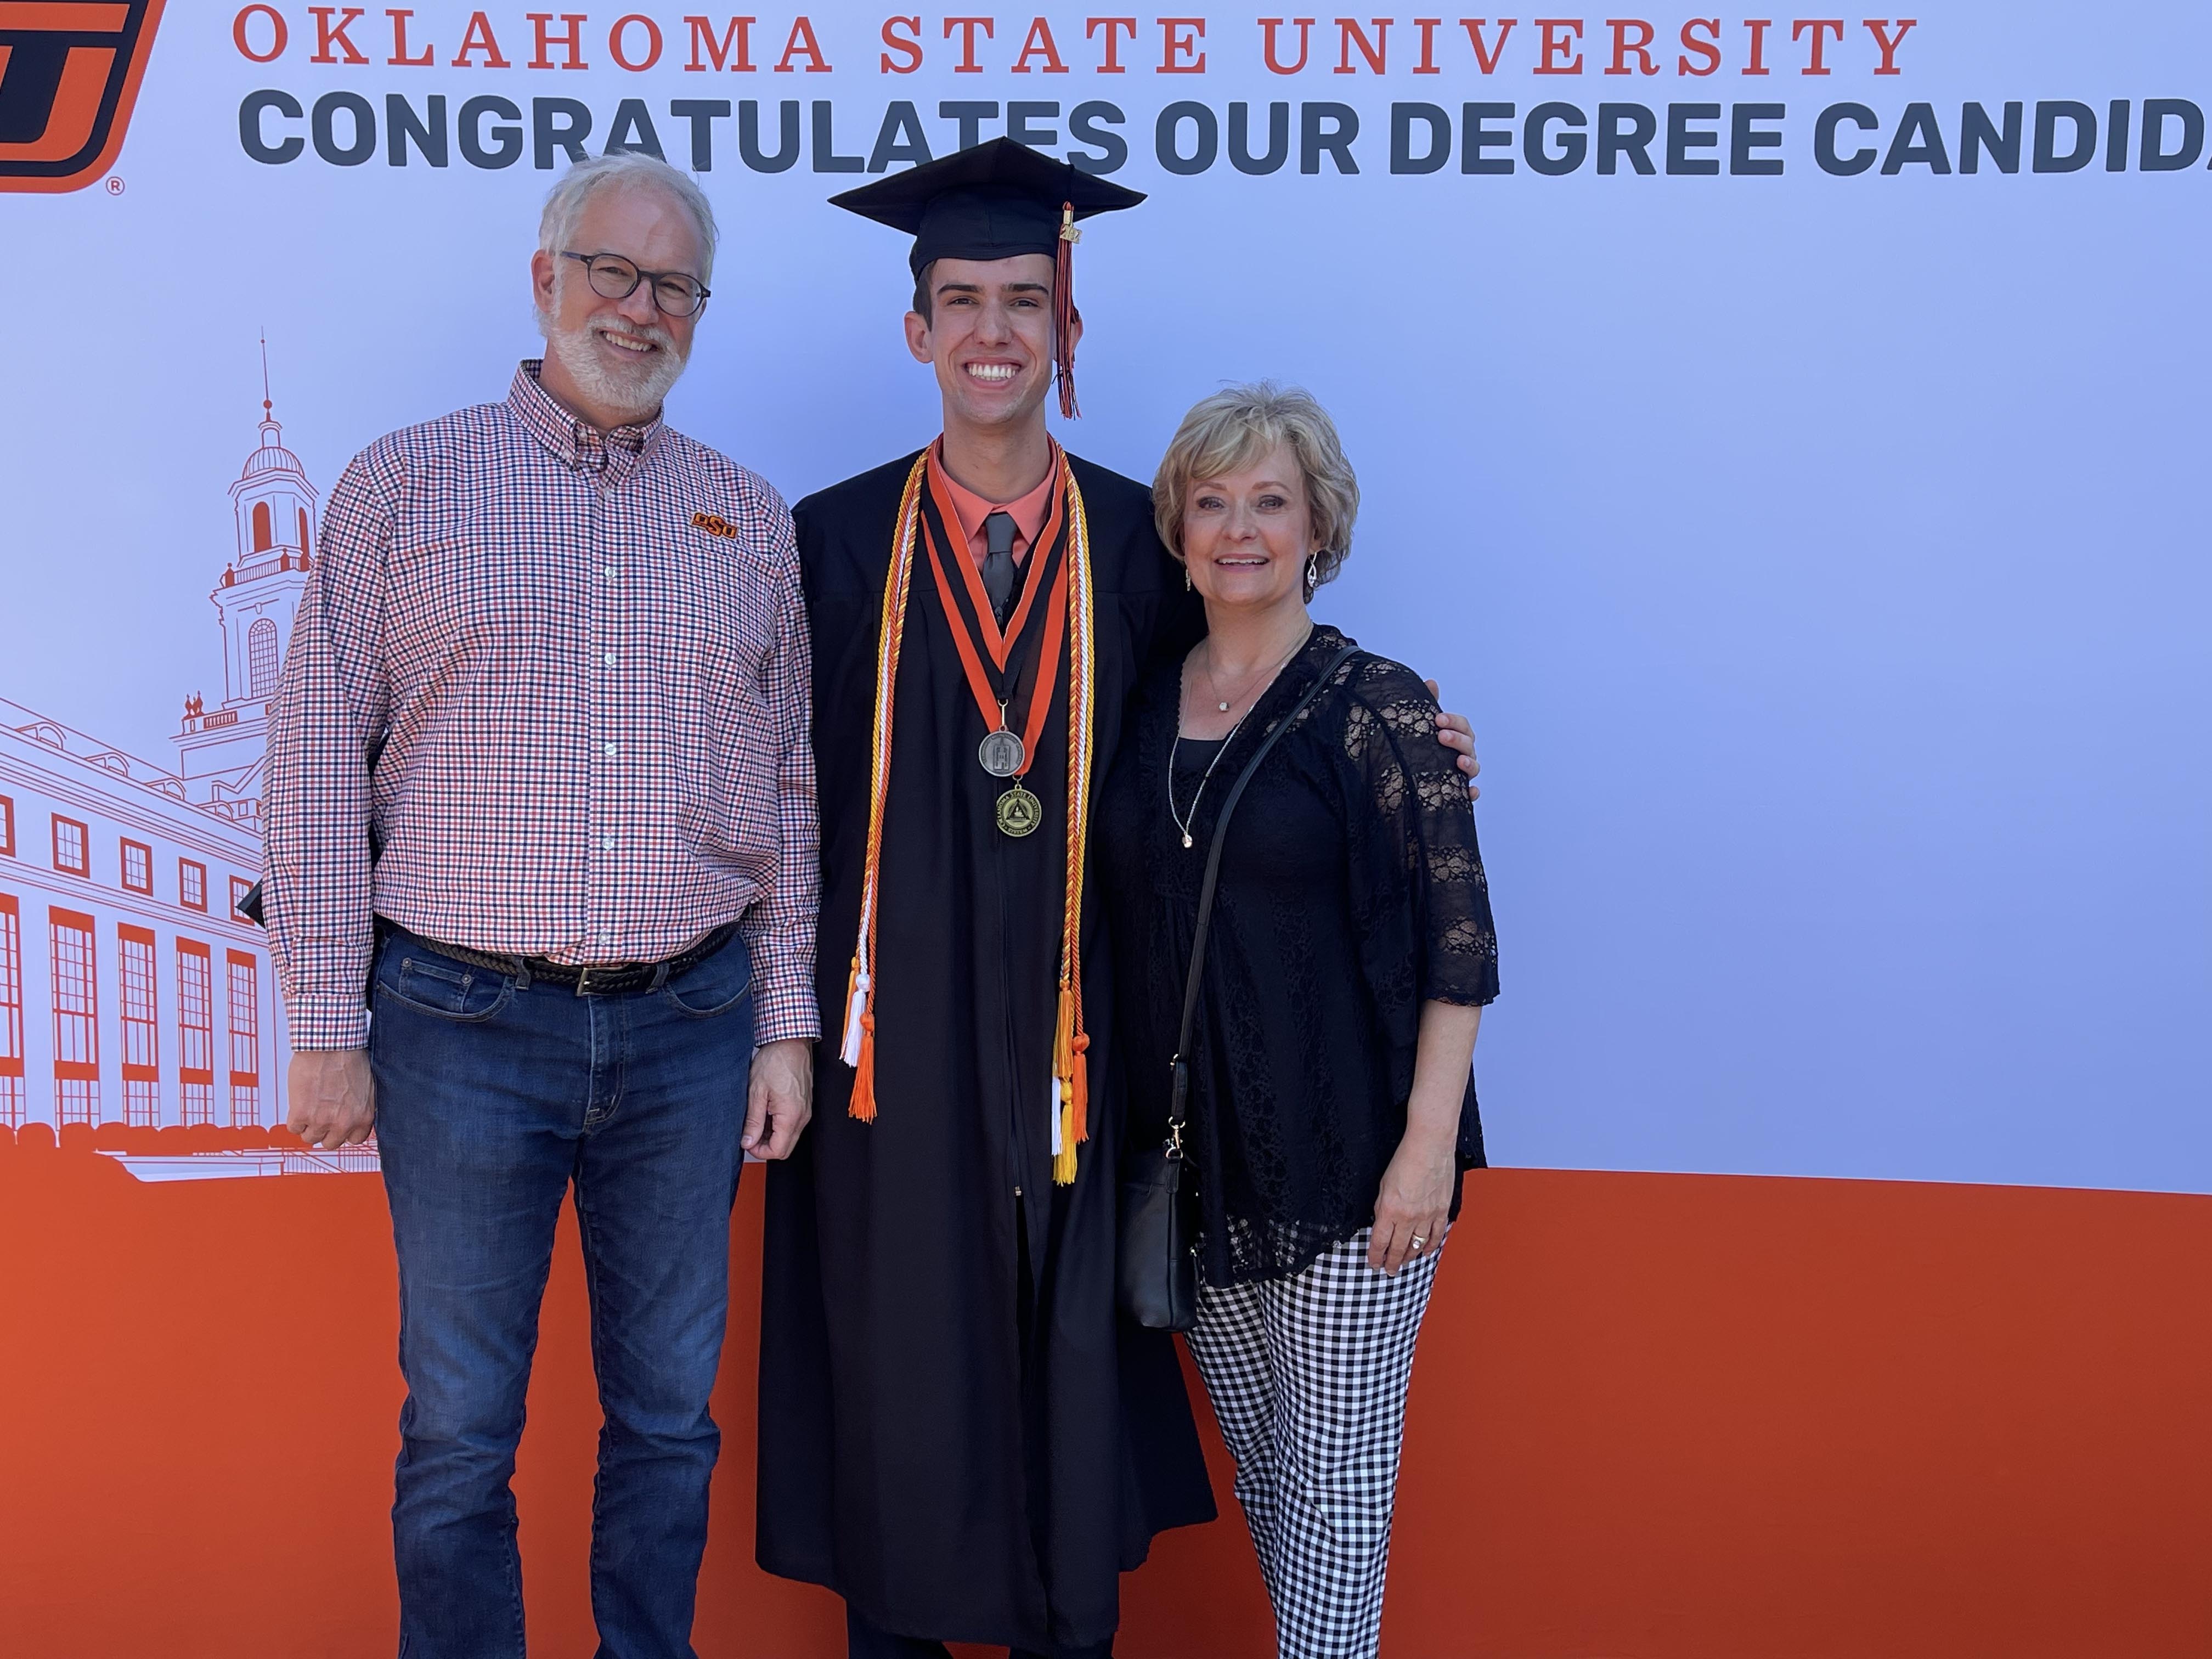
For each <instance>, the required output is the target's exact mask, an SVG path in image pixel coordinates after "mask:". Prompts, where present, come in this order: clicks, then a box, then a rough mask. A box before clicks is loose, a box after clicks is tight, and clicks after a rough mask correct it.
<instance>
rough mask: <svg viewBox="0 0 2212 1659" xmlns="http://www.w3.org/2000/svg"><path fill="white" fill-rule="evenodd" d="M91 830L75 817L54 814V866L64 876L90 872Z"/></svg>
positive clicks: (84, 874) (82, 874)
mask: <svg viewBox="0 0 2212 1659" xmlns="http://www.w3.org/2000/svg"><path fill="white" fill-rule="evenodd" d="M91 845H92V832H91V831H90V830H89V829H86V828H85V826H84V825H82V823H78V822H77V821H76V819H75V818H65V817H62V816H61V815H60V814H59V813H56V814H55V815H54V868H55V869H57V870H58V871H60V872H62V873H63V874H64V875H65V876H88V875H90V874H91V873H92V858H91V854H90V848H91Z"/></svg>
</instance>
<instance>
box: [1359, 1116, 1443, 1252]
mask: <svg viewBox="0 0 2212 1659" xmlns="http://www.w3.org/2000/svg"><path fill="white" fill-rule="evenodd" d="M1458 1175H1459V1170H1458V1168H1457V1165H1456V1164H1455V1160H1454V1158H1453V1156H1452V1145H1451V1143H1450V1142H1449V1141H1446V1142H1445V1143H1443V1145H1441V1146H1430V1145H1426V1144H1425V1143H1423V1142H1421V1141H1419V1140H1417V1139H1416V1138H1415V1137H1414V1136H1413V1135H1411V1134H1408V1135H1407V1137H1406V1138H1405V1139H1403V1140H1401V1141H1400V1142H1399V1143H1398V1151H1397V1152H1396V1154H1395V1156H1394V1157H1393V1158H1391V1159H1390V1167H1389V1169H1387V1170H1384V1171H1383V1190H1382V1192H1381V1194H1378V1195H1377V1196H1376V1200H1375V1231H1374V1234H1373V1236H1372V1237H1370V1238H1369V1240H1368V1243H1367V1265H1368V1266H1369V1267H1379V1268H1381V1269H1382V1270H1383V1272H1384V1273H1396V1272H1397V1271H1398V1270H1399V1269H1400V1268H1401V1267H1404V1266H1405V1265H1406V1264H1407V1262H1408V1261H1413V1259H1414V1258H1415V1257H1416V1256H1423V1255H1435V1254H1436V1253H1437V1251H1438V1250H1441V1249H1443V1247H1444V1225H1445V1224H1446V1223H1447V1222H1448V1221H1449V1220H1450V1218H1451V1200H1452V1186H1453V1183H1454V1182H1455V1181H1456V1180H1457V1179H1458Z"/></svg>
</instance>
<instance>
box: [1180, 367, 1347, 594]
mask: <svg viewBox="0 0 2212 1659" xmlns="http://www.w3.org/2000/svg"><path fill="white" fill-rule="evenodd" d="M1277 444H1287V445H1289V446H1290V450H1291V454H1292V455H1294V456H1296V457H1297V463H1298V470H1299V471H1300V472H1301V473H1302V474H1303V475H1304V479H1305V487H1306V514H1307V520H1308V524H1309V527H1310V532H1311V533H1312V536H1313V538H1314V539H1315V541H1316V542H1317V543H1318V544H1320V545H1319V546H1318V548H1317V549H1316V551H1315V554H1314V570H1315V580H1316V586H1317V585H1319V584H1320V583H1321V582H1325V581H1328V580H1330V579H1331V578H1332V577H1334V575H1335V574H1336V573H1337V572H1338V571H1339V570H1340V569H1341V568H1343V565H1344V561H1345V558H1346V556H1347V555H1348V554H1350V552H1351V551H1352V520H1355V519H1357V518H1358V516H1359V480H1358V477H1356V476H1354V474H1353V472H1352V463H1351V462H1350V461H1347V460H1346V459H1345V458H1344V445H1343V443H1342V441H1340V440H1339V439H1338V437H1337V435H1336V422H1334V421H1332V420H1330V419H1329V417H1328V410H1325V409H1323V408H1322V406H1321V404H1320V403H1319V402H1318V401H1317V400H1316V398H1315V397H1314V395H1313V394H1312V393H1311V392H1305V391H1302V390H1300V389H1299V388H1298V387H1297V386H1277V385H1276V384H1275V383H1274V382H1273V381H1272V380H1260V381H1256V382H1255V383H1254V384H1252V385H1250V386H1231V387H1230V388H1229V389H1228V390H1227V391H1226V392H1215V393H1214V394H1213V395H1212V397H1211V398H1200V400H1199V401H1198V402H1197V403H1195V404H1192V405H1191V410H1190V413H1189V414H1188V415H1186V416H1183V417H1182V425H1181V426H1179V427H1177V428H1176V435H1175V438H1174V440H1173V441H1171V442H1170V444H1169V445H1168V453H1166V454H1164V455H1163V456H1162V457H1160V470H1159V471H1158V473H1157V474H1155V475H1154V476H1153V478H1152V519H1153V522H1154V523H1155V524H1156V525H1158V527H1159V532H1160V539H1161V540H1162V541H1164V542H1165V543H1166V544H1168V548H1169V550H1170V551H1171V552H1172V553H1174V555H1175V556H1176V557H1177V558H1181V557H1182V513H1183V507H1184V505H1185V503H1186V501H1188V498H1189V495H1190V490H1191V486H1192V485H1193V484H1194V483H1198V482H1199V481H1200V480H1201V479H1206V478H1219V477H1226V476H1228V475H1229V474H1230V473H1231V472H1241V471H1243V470H1244V469H1245V468H1246V467H1248V466H1250V465H1253V464H1254V463H1255V461H1257V460H1258V459H1260V458H1261V456H1262V455H1265V454H1266V453H1267V452H1268V451H1269V450H1271V449H1273V447H1275V446H1276V445H1277Z"/></svg>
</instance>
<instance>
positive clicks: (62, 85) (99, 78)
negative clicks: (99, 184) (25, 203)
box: [0, 0, 162, 191]
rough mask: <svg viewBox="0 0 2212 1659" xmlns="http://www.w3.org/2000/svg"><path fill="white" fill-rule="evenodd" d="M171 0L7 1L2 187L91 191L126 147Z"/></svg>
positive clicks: (1, 1)
mask: <svg viewBox="0 0 2212 1659" xmlns="http://www.w3.org/2000/svg"><path fill="white" fill-rule="evenodd" d="M161 6H162V0H0V191H63V190H82V188H83V187H84V186H85V185H88V184H90V183H92V181H93V180H94V179H97V178H99V177H100V175H101V174H102V173H106V171H107V166H108V163H109V162H111V161H113V160H114V159H115V153H116V151H117V150H118V149H121V148H122V147H123V133H124V130H125V128H126V127H127V126H129V125H130V124H131V104H132V103H133V102H134V101H135V100H137V96H138V82H139V79H140V77H141V76H143V75H144V74H145V72H146V59H147V58H148V56H149V54H150V53H151V52H152V51H153V49H154V31H155V27H156V26H157V25H159V23H160V22H161Z"/></svg>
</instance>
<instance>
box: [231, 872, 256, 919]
mask: <svg viewBox="0 0 2212 1659" xmlns="http://www.w3.org/2000/svg"><path fill="white" fill-rule="evenodd" d="M252 890H253V884H252V882H250V881H248V880H246V878H245V877H244V876H233V877H232V878H230V913H231V915H238V914H239V908H238V907H239V906H240V905H241V904H243V903H245V902H246V895H247V894H248V893H250V892H252ZM249 920H251V918H249Z"/></svg>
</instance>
